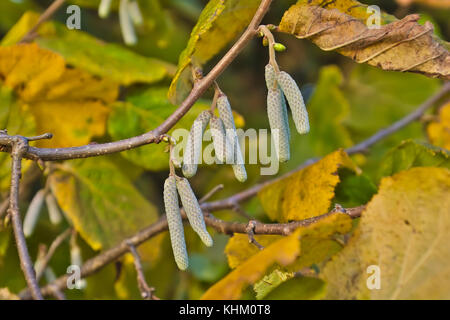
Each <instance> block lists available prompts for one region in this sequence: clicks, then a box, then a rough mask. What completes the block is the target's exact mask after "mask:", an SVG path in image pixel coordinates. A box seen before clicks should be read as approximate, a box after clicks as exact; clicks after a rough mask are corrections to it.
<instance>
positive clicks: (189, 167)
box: [182, 93, 247, 182]
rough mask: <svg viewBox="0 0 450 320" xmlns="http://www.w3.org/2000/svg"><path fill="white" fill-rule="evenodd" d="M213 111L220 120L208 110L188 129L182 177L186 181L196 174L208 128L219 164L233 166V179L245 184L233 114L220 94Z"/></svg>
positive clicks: (225, 98) (244, 172)
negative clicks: (217, 112) (215, 108)
mask: <svg viewBox="0 0 450 320" xmlns="http://www.w3.org/2000/svg"><path fill="white" fill-rule="evenodd" d="M216 107H217V109H218V111H219V117H216V116H215V115H214V114H213V113H212V111H211V110H207V111H203V112H202V113H200V114H199V115H198V117H197V119H196V120H195V121H194V123H193V125H192V127H191V130H190V132H189V136H188V139H187V143H186V147H185V150H184V156H183V166H182V169H183V174H184V176H185V177H187V178H190V177H192V176H194V175H195V174H196V172H197V165H198V163H199V161H200V156H201V151H202V140H203V134H204V132H205V129H206V127H207V125H208V124H209V126H210V129H211V136H212V140H213V146H214V151H215V154H216V158H217V159H218V160H219V162H221V163H228V164H232V167H233V171H234V175H235V177H236V179H237V180H238V181H240V182H244V181H245V180H247V172H246V170H245V166H244V159H243V157H242V153H241V148H240V146H239V139H238V136H237V133H236V125H235V123H234V117H233V112H232V109H231V105H230V102H229V101H228V98H227V96H226V95H225V94H223V93H220V94H219V97H218V98H217V104H216Z"/></svg>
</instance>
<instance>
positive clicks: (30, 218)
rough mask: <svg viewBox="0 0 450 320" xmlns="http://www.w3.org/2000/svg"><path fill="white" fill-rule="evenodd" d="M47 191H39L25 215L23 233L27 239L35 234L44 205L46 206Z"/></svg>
mask: <svg viewBox="0 0 450 320" xmlns="http://www.w3.org/2000/svg"><path fill="white" fill-rule="evenodd" d="M44 198H45V190H44V189H41V190H39V191H38V192H37V193H36V194H35V195H34V197H33V199H32V200H31V203H30V205H29V206H28V210H27V212H26V213H25V218H24V220H23V233H24V235H25V237H29V236H31V235H32V234H33V231H34V228H35V227H36V223H37V221H38V218H39V214H40V213H41V209H42V205H43V204H44Z"/></svg>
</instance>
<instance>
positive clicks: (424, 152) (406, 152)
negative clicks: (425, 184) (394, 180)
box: [379, 140, 450, 178]
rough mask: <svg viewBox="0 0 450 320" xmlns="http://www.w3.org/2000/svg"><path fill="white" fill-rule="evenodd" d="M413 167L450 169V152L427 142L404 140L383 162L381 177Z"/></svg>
mask: <svg viewBox="0 0 450 320" xmlns="http://www.w3.org/2000/svg"><path fill="white" fill-rule="evenodd" d="M413 167H444V168H448V169H450V153H449V152H448V151H447V150H445V149H441V148H438V147H435V146H432V145H429V144H426V143H421V142H417V141H413V140H406V141H403V142H402V143H401V144H400V145H398V146H397V147H395V148H393V149H391V150H390V151H389V153H388V154H387V155H386V156H385V158H384V160H383V161H382V162H381V166H380V174H379V175H380V178H381V177H385V176H391V175H393V174H395V173H397V172H400V171H403V170H408V169H410V168H413Z"/></svg>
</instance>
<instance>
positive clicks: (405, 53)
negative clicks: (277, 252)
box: [279, 0, 450, 79]
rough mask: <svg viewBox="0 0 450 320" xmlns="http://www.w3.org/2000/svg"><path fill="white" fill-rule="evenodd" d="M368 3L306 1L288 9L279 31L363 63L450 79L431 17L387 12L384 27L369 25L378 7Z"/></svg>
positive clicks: (446, 55) (446, 56)
mask: <svg viewBox="0 0 450 320" xmlns="http://www.w3.org/2000/svg"><path fill="white" fill-rule="evenodd" d="M367 8H368V6H367V5H364V4H361V3H360V2H358V1H356V0H339V1H331V2H330V1H328V2H327V1H322V0H300V1H298V2H297V4H295V5H293V6H292V7H290V8H289V10H288V11H286V12H285V14H284V16H283V18H282V20H281V22H280V26H279V30H280V31H282V32H286V33H290V34H293V35H294V36H296V37H297V38H300V39H304V38H309V39H311V41H312V42H314V43H315V44H316V45H317V46H318V47H319V48H321V49H322V50H324V51H331V50H335V51H337V52H339V53H340V54H342V55H344V56H346V57H349V58H351V59H353V60H355V61H356V62H358V63H368V64H369V65H371V66H375V67H378V68H381V69H383V70H392V71H401V72H403V71H410V72H418V73H422V74H424V75H426V76H428V77H438V78H441V79H449V78H450V63H449V61H450V54H449V52H448V50H447V49H446V44H445V43H444V41H442V40H440V39H438V37H437V36H436V35H435V34H433V25H432V24H431V23H430V22H428V21H427V22H426V23H425V24H424V25H421V24H419V23H418V20H419V18H420V17H419V15H418V14H413V15H408V16H406V17H404V18H403V19H401V20H397V19H396V18H395V17H394V16H390V15H387V14H385V13H381V21H380V26H379V28H369V27H368V23H369V21H370V20H369V19H370V16H371V15H372V14H373V12H371V11H370V10H367Z"/></svg>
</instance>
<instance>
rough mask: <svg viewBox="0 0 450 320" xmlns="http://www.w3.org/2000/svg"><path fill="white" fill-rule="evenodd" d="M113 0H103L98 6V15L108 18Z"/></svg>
mask: <svg viewBox="0 0 450 320" xmlns="http://www.w3.org/2000/svg"><path fill="white" fill-rule="evenodd" d="M111 1H112V0H102V1H101V2H100V5H99V6H98V15H99V17H100V18H103V19H104V18H107V17H108V15H109V13H110V12H111Z"/></svg>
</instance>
